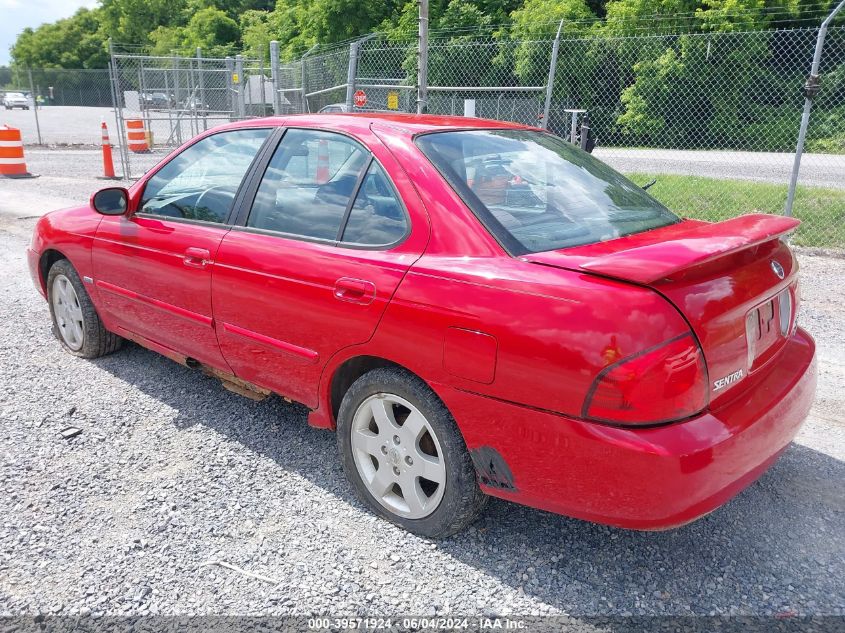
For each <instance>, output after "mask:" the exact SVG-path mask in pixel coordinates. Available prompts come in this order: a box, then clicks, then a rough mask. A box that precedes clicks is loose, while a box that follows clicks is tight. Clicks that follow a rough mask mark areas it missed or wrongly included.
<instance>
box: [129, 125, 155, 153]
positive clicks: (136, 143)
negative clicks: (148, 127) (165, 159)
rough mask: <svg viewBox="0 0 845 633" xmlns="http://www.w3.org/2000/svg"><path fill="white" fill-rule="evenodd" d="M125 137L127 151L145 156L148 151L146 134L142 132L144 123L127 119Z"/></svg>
mask: <svg viewBox="0 0 845 633" xmlns="http://www.w3.org/2000/svg"><path fill="white" fill-rule="evenodd" d="M126 136H127V137H128V139H129V151H131V152H135V153H136V154H146V153H147V152H149V151H150V146H149V145H148V143H147V134H146V132H145V131H144V122H143V121H142V120H141V119H128V120H127V121H126Z"/></svg>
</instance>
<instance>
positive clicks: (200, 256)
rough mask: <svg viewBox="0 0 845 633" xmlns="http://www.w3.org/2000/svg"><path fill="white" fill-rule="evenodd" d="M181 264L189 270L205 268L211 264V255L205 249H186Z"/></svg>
mask: <svg viewBox="0 0 845 633" xmlns="http://www.w3.org/2000/svg"><path fill="white" fill-rule="evenodd" d="M182 263H183V264H185V266H190V267H191V268H205V267H206V266H207V265H208V264H210V263H211V253H209V252H208V249H205V248H194V247H191V248H187V249H185V257H183V258H182Z"/></svg>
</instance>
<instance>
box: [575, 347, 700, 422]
mask: <svg viewBox="0 0 845 633" xmlns="http://www.w3.org/2000/svg"><path fill="white" fill-rule="evenodd" d="M707 380H708V379H707V368H706V367H705V365H704V358H703V356H702V353H701V348H700V347H699V346H698V343H697V342H696V340H695V339H694V338H693V336H692V334H684V335H682V336H678V337H675V338H672V339H669V340H668V341H664V342H663V343H661V344H659V345H657V346H655V347H652V348H649V349H647V350H646V351H644V352H640V353H638V354H634V355H632V356H629V357H627V358H623V359H622V360H620V361H618V362H616V363H613V364H612V365H608V366H607V367H605V368H604V369H603V370H602V371H601V372H600V373H599V375H598V377H597V378H596V380H595V381H594V382H593V385H592V387H591V388H590V391H589V392H588V393H587V398H586V400H585V401H584V408H583V411H582V414H583V417H585V418H588V419H590V420H595V421H597V422H610V423H612V424H621V425H631V426H643V425H650V424H660V423H664V422H674V421H675V420H682V419H684V418H688V417H690V416H692V415H695V414H696V413H699V412H700V411H702V410H703V409H704V408H705V407H706V406H707V397H708V394H709V390H708V382H707Z"/></svg>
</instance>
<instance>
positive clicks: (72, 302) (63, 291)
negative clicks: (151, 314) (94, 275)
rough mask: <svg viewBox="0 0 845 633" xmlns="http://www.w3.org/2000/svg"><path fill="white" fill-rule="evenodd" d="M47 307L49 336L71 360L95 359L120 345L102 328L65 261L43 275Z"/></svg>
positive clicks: (62, 260)
mask: <svg viewBox="0 0 845 633" xmlns="http://www.w3.org/2000/svg"><path fill="white" fill-rule="evenodd" d="M47 303H48V304H49V306H50V316H51V318H52V319H53V335H54V336H55V337H56V338H57V339H58V340H59V343H61V344H62V347H64V348H65V350H67V351H68V352H70V353H71V354H73V355H74V356H79V357H80V358H99V357H100V356H105V355H106V354H111V353H112V352H114V351H116V350H118V349H119V348H120V346H121V345H122V344H123V339H122V338H120V337H119V336H118V335H117V334H113V333H112V332H109V331H108V330H107V329H106V328H105V327H103V322H102V321H101V320H100V316H99V315H98V314H97V310H96V309H95V308H94V304H93V303H92V302H91V298H90V297H89V296H88V292H87V291H86V290H85V286H84V285H83V283H82V280H81V279H80V278H79V275H78V274H77V272H76V269H74V267H73V266H71V264H70V262H69V261H68V260H66V259H60V260H58V261H57V262H56V263H55V264H53V265H52V267H51V268H50V271H49V272H48V273H47Z"/></svg>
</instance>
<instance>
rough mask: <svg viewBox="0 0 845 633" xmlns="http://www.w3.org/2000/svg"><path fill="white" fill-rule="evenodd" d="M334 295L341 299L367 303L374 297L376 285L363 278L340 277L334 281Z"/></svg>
mask: <svg viewBox="0 0 845 633" xmlns="http://www.w3.org/2000/svg"><path fill="white" fill-rule="evenodd" d="M334 296H335V298H337V299H340V300H341V301H348V302H349V303H360V304H362V305H369V304H371V303H372V302H373V300H374V299H375V298H376V285H375V284H374V283H373V282H372V281H367V280H365V279H352V278H351V277H341V278H340V279H338V280H337V281H336V282H335V285H334Z"/></svg>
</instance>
